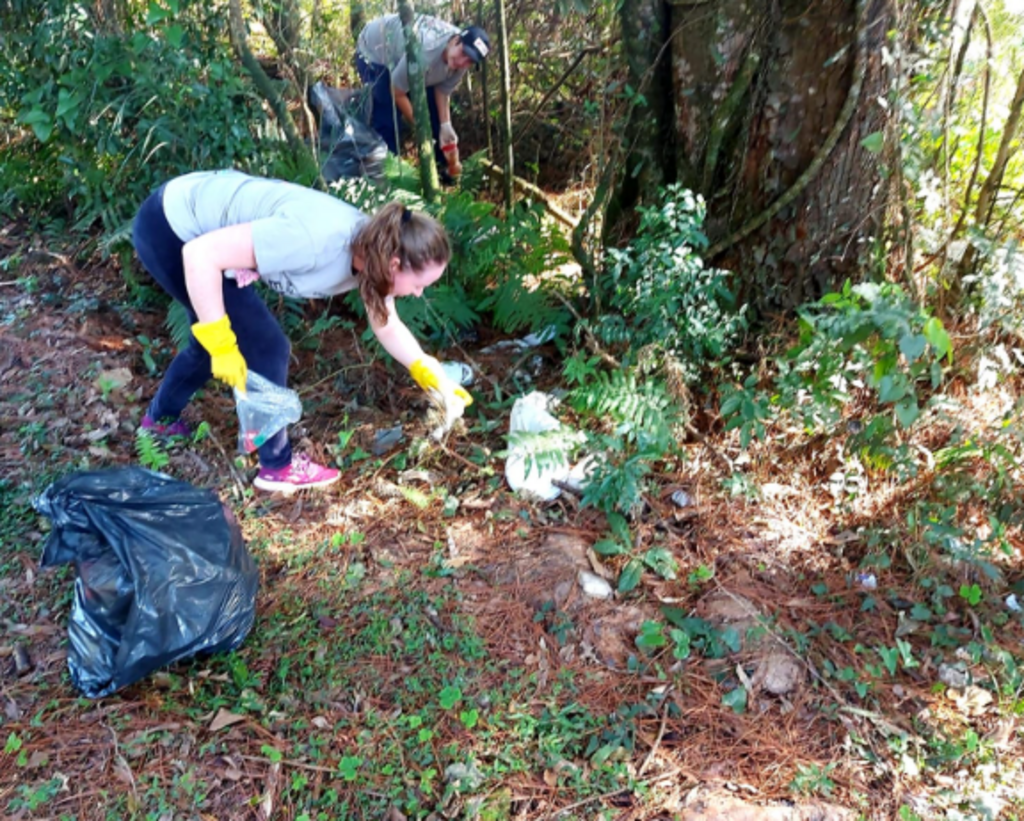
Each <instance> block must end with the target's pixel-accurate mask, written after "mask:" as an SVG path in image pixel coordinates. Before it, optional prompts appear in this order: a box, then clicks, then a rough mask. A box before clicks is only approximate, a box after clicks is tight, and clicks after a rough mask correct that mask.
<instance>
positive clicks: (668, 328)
mask: <svg viewBox="0 0 1024 821" xmlns="http://www.w3.org/2000/svg"><path fill="white" fill-rule="evenodd" d="M661 195H662V199H661V202H659V203H658V204H657V205H654V206H651V207H647V208H643V207H642V208H638V209H637V211H638V212H639V214H640V225H639V227H638V229H637V233H636V236H635V237H634V239H633V240H632V242H631V243H630V244H629V246H628V247H627V248H624V249H615V248H612V249H609V250H608V252H607V254H608V259H607V265H606V267H605V273H604V275H603V276H602V277H601V279H600V280H599V283H598V287H599V289H600V291H601V301H600V304H602V305H607V306H608V308H607V310H606V312H605V313H603V314H602V315H601V316H599V317H598V318H597V320H596V321H595V322H594V323H593V325H592V329H593V332H594V333H595V335H596V336H597V337H598V338H599V339H601V340H602V341H603V342H605V343H608V344H609V345H611V346H612V347H613V348H617V349H621V348H623V347H624V346H625V347H626V349H627V350H626V351H625V352H624V353H623V356H622V358H623V361H624V362H626V363H633V362H637V361H638V360H639V358H640V355H641V351H643V350H644V349H645V348H647V347H648V346H652V347H654V348H655V349H657V350H658V351H660V352H661V353H663V354H665V355H668V356H671V357H673V358H674V359H676V360H677V361H678V362H679V363H680V365H681V368H682V371H683V374H684V376H685V378H686V379H687V380H688V381H690V380H694V379H696V378H697V376H698V375H699V374H700V373H701V371H702V369H703V368H705V367H708V366H710V365H713V364H715V363H718V362H721V361H722V360H723V358H724V357H725V356H726V354H727V352H728V351H729V349H730V347H731V345H732V344H733V343H734V342H735V341H736V339H737V337H738V336H739V334H740V333H741V332H742V331H743V329H744V328H745V327H746V320H745V318H744V317H745V313H746V310H745V308H743V307H738V306H737V305H736V299H735V296H734V295H733V293H732V292H731V291H730V290H729V287H728V285H727V280H728V277H729V273H728V272H727V271H722V270H718V269H714V268H706V267H705V266H704V261H703V260H702V259H701V258H700V256H699V255H698V253H697V252H698V251H699V250H700V249H703V248H706V247H707V238H706V237H705V236H704V234H703V233H702V232H701V226H702V224H703V221H704V215H705V205H704V200H703V199H702V198H701V197H700V196H697V195H695V194H694V193H693V192H692V191H689V190H687V189H686V188H683V187H682V186H681V185H678V184H673V185H669V186H668V187H667V188H665V189H663V190H662V192H661Z"/></svg>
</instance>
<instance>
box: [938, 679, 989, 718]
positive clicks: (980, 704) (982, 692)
mask: <svg viewBox="0 0 1024 821" xmlns="http://www.w3.org/2000/svg"><path fill="white" fill-rule="evenodd" d="M946 695H948V696H949V698H950V699H952V700H953V701H954V702H955V703H956V706H957V707H959V708H960V711H961V712H963V713H965V714H966V715H969V716H978V715H981V714H982V713H984V712H985V708H986V707H988V705H989V704H991V703H992V693H990V692H989V691H988V690H986V689H985V688H984V687H979V686H978V685H977V684H970V685H968V686H967V687H965V688H964V689H963V690H954V689H953V688H950V689H949V690H948V691H947V693H946Z"/></svg>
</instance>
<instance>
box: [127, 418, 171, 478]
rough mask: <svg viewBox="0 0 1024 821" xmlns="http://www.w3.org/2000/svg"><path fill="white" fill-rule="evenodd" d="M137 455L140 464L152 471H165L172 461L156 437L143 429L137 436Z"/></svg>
mask: <svg viewBox="0 0 1024 821" xmlns="http://www.w3.org/2000/svg"><path fill="white" fill-rule="evenodd" d="M135 453H136V455H137V456H138V457H139V464H141V465H142V466H143V467H147V468H150V469H151V470H163V469H164V468H165V467H167V465H169V464H170V462H171V459H170V457H169V456H168V455H167V452H166V451H165V450H164V449H163V447H162V446H161V445H160V443H159V442H158V441H157V440H156V438H155V437H153V436H151V435H150V434H149V433H148V432H146V431H144V430H142V429H141V428H140V429H139V430H138V431H137V432H136V434H135Z"/></svg>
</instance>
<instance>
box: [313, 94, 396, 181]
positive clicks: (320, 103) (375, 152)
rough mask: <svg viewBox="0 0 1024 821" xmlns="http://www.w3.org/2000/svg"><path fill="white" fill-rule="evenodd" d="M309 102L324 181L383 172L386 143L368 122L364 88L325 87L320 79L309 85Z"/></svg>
mask: <svg viewBox="0 0 1024 821" xmlns="http://www.w3.org/2000/svg"><path fill="white" fill-rule="evenodd" d="M308 97H309V104H310V108H312V109H313V113H314V114H315V115H316V117H317V118H318V120H319V123H320V150H321V154H322V156H326V157H327V160H326V161H325V162H324V163H323V167H322V168H321V169H320V173H321V174H322V175H323V178H324V179H325V180H326V181H327V182H335V181H336V180H340V179H343V178H344V179H351V178H355V177H370V178H379V177H381V176H382V175H383V174H384V160H385V159H386V158H387V155H388V145H387V143H386V142H384V139H383V137H381V136H380V134H378V133H377V132H376V131H374V130H373V128H371V127H370V126H369V125H367V123H368V122H369V121H370V118H369V106H370V104H371V102H372V101H371V99H370V95H369V92H368V90H367V89H337V88H328V87H327V86H325V85H324V84H323V83H322V82H317V83H314V84H313V85H312V86H310V89H309V94H308Z"/></svg>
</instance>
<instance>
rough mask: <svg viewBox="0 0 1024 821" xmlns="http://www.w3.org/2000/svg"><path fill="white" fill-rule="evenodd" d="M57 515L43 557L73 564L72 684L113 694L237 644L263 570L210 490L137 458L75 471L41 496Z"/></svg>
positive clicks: (39, 504)
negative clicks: (135, 463)
mask: <svg viewBox="0 0 1024 821" xmlns="http://www.w3.org/2000/svg"><path fill="white" fill-rule="evenodd" d="M35 508H36V510H38V511H39V512H40V513H42V514H43V515H44V516H47V517H48V518H49V519H50V520H51V521H52V523H53V531H52V532H51V534H50V538H49V540H48V541H47V542H46V546H45V547H44V549H43V558H42V566H43V567H52V566H54V565H59V564H66V563H68V562H73V563H74V565H75V569H76V571H77V576H78V578H77V579H76V581H75V601H74V604H73V606H72V609H71V616H70V619H69V623H68V668H69V669H70V672H71V681H72V682H73V683H74V685H75V687H77V688H78V689H79V690H80V691H81V692H82V693H83V694H85V695H86V696H88V697H89V698H99V697H100V696H106V695H109V694H110V693H113V692H115V691H116V690H119V689H121V688H122V687H125V686H127V685H129V684H131V683H133V682H135V681H138V680H140V679H142V678H144V677H145V676H147V675H149V674H150V673H152V672H153V671H154V670H157V669H158V668H160V667H163V666H165V665H167V664H170V663H171V662H174V661H178V660H179V659H183V658H186V657H188V656H192V655H195V654H197V653H216V652H220V651H222V650H233V649H235V648H236V647H238V646H239V645H240V644H241V643H242V641H243V640H244V639H245V637H246V635H247V634H248V632H249V630H250V629H251V628H252V625H253V621H254V619H255V615H256V588H257V585H258V583H259V574H258V572H257V570H256V565H255V564H254V562H253V560H252V557H251V556H250V555H249V551H248V550H247V549H246V547H245V542H244V541H243V539H242V532H241V530H240V529H239V527H238V522H237V521H236V520H235V518H234V515H233V514H232V513H231V511H230V510H228V509H227V508H226V507H224V506H223V505H222V504H221V502H220V500H219V499H218V498H217V496H216V495H215V494H214V493H213V492H212V491H209V490H201V489H199V488H196V487H193V486H192V485H190V484H188V483H187V482H180V481H178V480H176V479H172V478H171V477H169V476H165V475H164V474H162V473H155V472H153V471H151V470H146V469H144V468H139V467H130V468H121V469H113V470H98V471H90V472H83V473H75V474H72V475H71V476H66V477H65V478H63V479H61V480H59V481H57V482H54V483H53V484H52V485H50V486H49V487H48V488H47V489H46V490H45V491H44V492H43V493H42V494H41V495H40V496H39V497H38V498H37V499H36V501H35Z"/></svg>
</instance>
